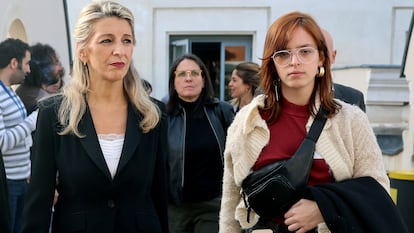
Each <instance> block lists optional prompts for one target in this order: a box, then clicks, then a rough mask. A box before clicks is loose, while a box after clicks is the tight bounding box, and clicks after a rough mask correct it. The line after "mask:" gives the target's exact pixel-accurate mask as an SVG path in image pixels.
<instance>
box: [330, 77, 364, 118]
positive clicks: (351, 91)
mask: <svg viewBox="0 0 414 233" xmlns="http://www.w3.org/2000/svg"><path fill="white" fill-rule="evenodd" d="M334 95H335V98H337V99H340V100H342V101H344V102H345V103H348V104H353V105H356V106H358V107H359V108H360V109H362V111H364V112H365V101H364V94H362V92H360V91H359V90H357V89H355V88H352V87H348V86H344V85H341V84H338V83H335V84H334Z"/></svg>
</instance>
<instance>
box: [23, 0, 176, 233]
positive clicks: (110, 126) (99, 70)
mask: <svg viewBox="0 0 414 233" xmlns="http://www.w3.org/2000/svg"><path fill="white" fill-rule="evenodd" d="M74 38H75V40H76V45H77V47H76V57H75V60H74V66H73V73H72V80H70V82H69V83H68V84H67V85H66V86H65V87H64V89H63V93H62V94H60V95H56V96H54V97H51V98H49V99H47V100H45V101H43V102H41V103H40V108H39V118H38V128H37V132H36V135H35V144H34V147H33V155H32V171H33V172H32V176H31V183H30V187H29V194H28V195H27V197H28V198H27V202H26V208H25V210H24V216H25V221H24V226H23V231H22V232H27V233H28V232H30V233H36V232H47V231H48V227H49V220H50V212H51V206H52V202H53V195H54V190H55V188H57V191H58V192H59V199H58V201H57V203H56V205H55V212H54V214H53V223H52V232H89V233H96V232H108V233H115V232H131V233H132V232H136V233H138V232H157V233H161V232H168V226H167V185H166V184H167V173H166V172H167V162H166V159H167V156H166V151H165V150H164V147H165V145H166V144H167V141H166V137H167V134H166V132H167V131H166V129H167V128H166V121H165V119H164V118H161V115H160V113H159V111H158V108H157V107H156V106H155V105H154V104H153V103H152V102H151V100H150V99H149V97H148V95H147V94H146V92H145V90H144V89H143V86H142V84H141V80H140V79H139V78H138V76H137V72H136V71H135V70H134V68H133V64H132V61H131V59H132V53H133V48H134V43H135V36H134V18H133V15H132V13H131V11H130V10H128V9H127V8H126V7H124V6H122V5H120V4H119V3H115V2H110V1H104V2H98V3H91V4H89V5H88V6H86V7H85V8H84V9H83V10H82V11H81V13H80V16H79V18H78V21H77V24H76V26H75V30H74ZM56 174H58V179H57V181H56Z"/></svg>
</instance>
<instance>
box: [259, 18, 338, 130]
mask: <svg viewBox="0 0 414 233" xmlns="http://www.w3.org/2000/svg"><path fill="white" fill-rule="evenodd" d="M299 27H301V28H303V29H304V30H305V31H306V32H308V33H309V34H310V36H311V37H312V38H313V40H314V41H315V43H316V46H317V49H318V51H319V57H321V58H322V61H323V67H324V68H325V74H324V75H323V77H320V78H316V79H315V86H314V89H313V91H312V95H311V100H310V103H309V111H310V112H311V114H312V115H313V116H315V115H316V113H317V109H316V106H315V96H316V92H317V91H318V90H319V96H320V98H321V106H323V107H324V108H325V109H326V110H327V112H328V116H332V115H334V114H335V113H336V112H337V110H338V109H339V108H340V105H339V104H338V103H336V102H335V101H334V100H333V91H332V84H333V83H332V82H333V81H332V75H331V64H330V61H329V55H328V49H327V46H326V42H325V39H324V37H323V34H322V31H321V29H320V27H319V26H318V24H317V23H316V21H315V20H314V19H313V18H312V17H311V16H310V15H308V14H304V13H301V12H291V13H288V14H286V15H283V16H281V17H280V18H278V19H277V20H276V21H275V22H274V23H273V24H272V25H271V26H270V28H269V29H268V31H267V35H266V40H265V44H264V49H263V57H262V67H261V70H260V74H261V76H262V82H261V87H262V88H263V91H264V94H265V95H266V96H267V98H266V103H265V107H264V110H268V111H270V117H269V119H268V123H271V122H274V121H275V120H276V119H277V117H278V115H279V111H280V103H279V102H278V101H277V100H276V93H275V86H274V84H273V81H274V80H279V79H280V77H279V75H278V73H277V71H276V67H275V65H274V63H273V60H272V55H273V53H274V52H275V51H279V50H284V49H286V46H287V44H288V42H289V41H290V40H291V39H292V34H293V32H294V31H295V30H296V29H297V28H299ZM279 90H280V89H279Z"/></svg>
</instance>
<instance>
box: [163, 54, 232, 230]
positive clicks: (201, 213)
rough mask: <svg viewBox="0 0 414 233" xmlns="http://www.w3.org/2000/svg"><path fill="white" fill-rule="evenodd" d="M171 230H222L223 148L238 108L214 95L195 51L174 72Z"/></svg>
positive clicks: (176, 63)
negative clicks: (219, 227) (220, 216)
mask: <svg viewBox="0 0 414 233" xmlns="http://www.w3.org/2000/svg"><path fill="white" fill-rule="evenodd" d="M168 86H169V101H168V103H167V113H168V134H169V136H168V148H169V166H170V167H169V168H170V205H169V225H170V233H213V232H218V214H219V210H220V200H221V188H222V177H223V152H224V145H225V139H226V132H227V128H228V126H229V125H230V123H231V122H232V120H233V117H234V111H233V107H232V106H231V105H230V104H229V103H227V102H223V101H219V100H218V99H217V98H215V97H214V91H213V86H212V84H211V80H210V76H209V73H208V70H207V68H206V66H205V64H204V63H203V61H202V60H201V59H200V58H199V57H197V56H196V55H193V54H186V55H184V56H182V57H180V58H178V59H176V60H175V61H174V63H173V65H172V66H171V68H170V74H169V85H168Z"/></svg>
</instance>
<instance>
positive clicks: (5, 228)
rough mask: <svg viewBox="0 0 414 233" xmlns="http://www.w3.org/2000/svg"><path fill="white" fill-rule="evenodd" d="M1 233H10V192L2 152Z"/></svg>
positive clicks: (0, 165)
mask: <svg viewBox="0 0 414 233" xmlns="http://www.w3.org/2000/svg"><path fill="white" fill-rule="evenodd" d="M0 232H2V233H9V232H10V207H9V191H8V187H7V178H6V171H5V169H4V162H3V155H2V153H1V151H0Z"/></svg>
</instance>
